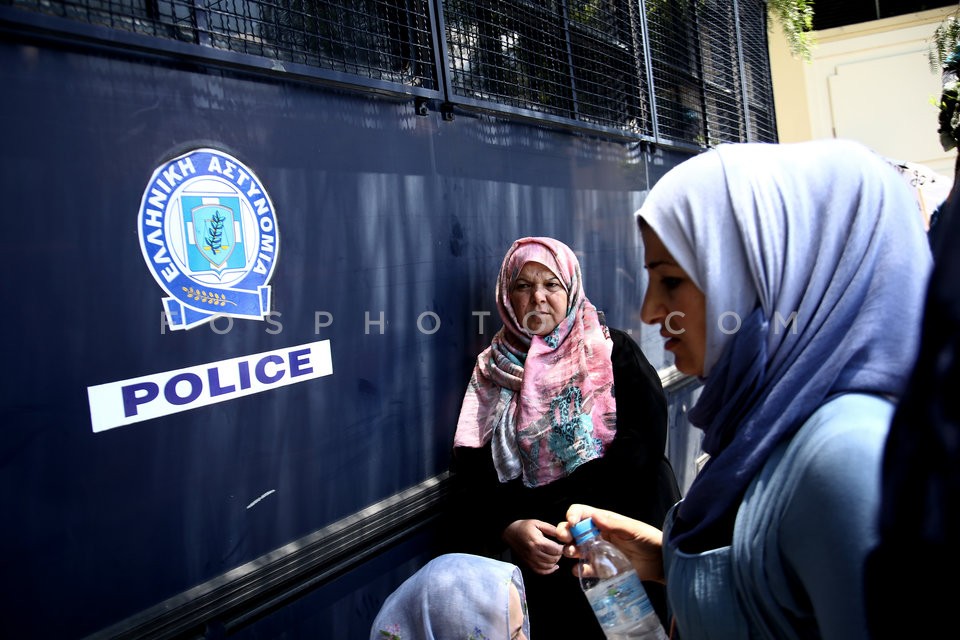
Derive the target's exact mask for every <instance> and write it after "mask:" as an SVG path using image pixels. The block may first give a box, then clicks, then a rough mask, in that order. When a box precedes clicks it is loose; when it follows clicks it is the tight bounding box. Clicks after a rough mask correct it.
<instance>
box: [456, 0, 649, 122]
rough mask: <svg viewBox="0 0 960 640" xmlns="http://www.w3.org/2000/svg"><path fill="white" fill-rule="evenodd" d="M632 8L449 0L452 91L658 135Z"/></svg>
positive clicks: (601, 3)
mask: <svg viewBox="0 0 960 640" xmlns="http://www.w3.org/2000/svg"><path fill="white" fill-rule="evenodd" d="M631 5H632V3H631V2H622V1H617V0H571V1H569V2H560V1H547V2H538V3H534V2H527V1H524V0H502V1H501V0H481V1H480V2H476V1H471V0H446V1H445V2H444V4H443V9H444V11H443V13H444V20H445V22H446V38H447V48H448V53H449V58H450V68H451V71H452V75H451V78H452V82H451V84H452V90H453V92H454V93H455V94H456V95H458V96H462V97H465V98H470V99H474V100H487V101H492V102H496V103H499V104H504V105H509V106H511V107H515V108H518V109H525V110H530V111H537V112H541V113H546V114H550V115H554V116H560V117H564V118H572V119H577V120H582V121H585V122H590V123H594V124H598V125H601V126H606V127H616V128H619V129H626V130H629V131H633V132H637V133H647V134H650V133H652V129H651V127H650V123H649V118H648V117H647V113H648V110H647V107H646V104H645V99H646V96H647V94H648V91H647V87H646V83H645V82H644V81H643V76H642V75H641V71H642V69H643V68H644V67H643V64H644V62H643V47H642V38H641V37H640V32H639V29H640V24H639V22H638V21H637V20H636V19H635V17H636V16H635V15H633V14H634V13H635V9H633V8H632V7H631Z"/></svg>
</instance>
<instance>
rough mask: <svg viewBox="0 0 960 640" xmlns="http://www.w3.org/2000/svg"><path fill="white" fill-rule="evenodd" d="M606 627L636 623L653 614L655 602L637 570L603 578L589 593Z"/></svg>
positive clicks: (592, 604) (600, 619)
mask: <svg viewBox="0 0 960 640" xmlns="http://www.w3.org/2000/svg"><path fill="white" fill-rule="evenodd" d="M585 593H586V596H587V600H588V601H589V602H590V606H591V607H593V612H594V613H595V614H596V616H597V620H599V621H600V624H601V625H602V626H603V627H607V628H609V627H615V626H618V625H622V624H624V623H628V622H633V623H636V622H638V621H640V620H642V619H643V618H645V617H647V616H648V615H650V614H652V613H653V605H652V604H650V599H649V598H648V597H647V592H646V590H645V589H644V588H643V584H641V582H640V578H638V577H637V574H636V573H634V572H633V571H629V572H627V573H625V574H623V575H619V576H614V577H613V578H608V579H606V580H601V581H600V582H598V583H597V584H596V585H594V586H593V587H591V588H590V589H587V591H586V592H585Z"/></svg>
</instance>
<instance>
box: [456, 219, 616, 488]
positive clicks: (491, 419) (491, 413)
mask: <svg viewBox="0 0 960 640" xmlns="http://www.w3.org/2000/svg"><path fill="white" fill-rule="evenodd" d="M528 262H538V263H540V264H542V265H544V266H546V267H547V268H548V269H550V271H552V272H553V274H554V275H555V276H556V277H557V278H558V279H559V280H560V282H562V283H563V286H564V287H565V289H566V291H567V315H566V317H565V318H564V319H563V320H562V321H561V322H560V324H558V325H557V327H556V328H555V329H554V330H553V331H552V332H550V333H549V334H548V335H546V336H543V337H540V336H536V335H533V334H532V333H531V332H529V331H527V330H526V329H524V328H523V326H522V324H521V322H520V321H519V320H518V318H517V315H516V313H515V312H514V309H513V306H512V305H511V303H510V291H511V290H512V288H513V284H514V281H515V280H516V278H517V275H518V274H519V273H520V270H521V269H522V268H523V265H525V264H526V263H528ZM582 282H583V281H582V279H581V276H580V263H579V261H578V260H577V257H576V256H575V255H574V253H573V251H572V250H571V249H570V247H568V246H567V245H565V244H563V243H562V242H560V241H558V240H554V239H553V238H521V239H519V240H517V241H516V242H514V243H513V245H512V246H511V247H510V250H509V251H507V255H506V256H505V257H504V259H503V265H502V266H501V267H500V276H499V278H498V280H497V308H498V310H499V312H500V318H501V319H502V320H503V327H502V328H501V329H500V331H498V332H497V334H496V335H495V336H494V337H493V340H492V342H491V344H490V346H489V347H488V348H486V349H485V350H484V351H483V352H482V353H481V354H480V355H479V356H478V357H477V364H476V366H475V367H474V370H473V375H472V376H471V378H470V384H469V385H468V386H467V391H466V394H465V395H464V398H463V406H462V408H461V410H460V420H459V422H458V423H457V432H456V435H455V437H454V446H458V447H473V448H478V447H482V446H484V445H485V444H486V443H487V442H489V441H490V440H491V439H492V440H493V443H492V445H491V449H492V453H493V460H494V465H495V466H496V468H497V474H498V476H499V478H500V481H501V482H507V481H508V480H512V479H513V478H516V477H518V476H521V475H522V476H523V483H524V484H525V485H526V486H528V487H538V486H542V485H545V484H549V483H551V482H553V481H554V480H556V479H558V478H562V477H564V476H566V475H569V474H570V473H572V472H573V470H574V469H576V468H577V467H579V466H580V465H581V464H583V463H584V462H587V461H589V460H593V459H595V458H600V457H603V454H604V452H605V450H606V447H607V446H608V445H609V444H610V442H611V441H612V440H613V436H614V434H615V433H616V410H617V407H616V402H615V401H614V398H613V365H612V363H611V361H610V355H611V352H612V350H613V342H612V341H611V339H610V335H609V332H608V331H607V328H606V326H604V325H603V324H602V323H601V322H600V318H599V316H598V314H597V309H596V307H594V306H593V305H592V304H591V303H590V301H589V300H587V298H586V296H585V295H584V293H583V285H582ZM508 333H509V334H510V336H511V338H510V340H508V338H507V334H508ZM511 340H512V343H511ZM515 345H522V348H517V347H516V346H515Z"/></svg>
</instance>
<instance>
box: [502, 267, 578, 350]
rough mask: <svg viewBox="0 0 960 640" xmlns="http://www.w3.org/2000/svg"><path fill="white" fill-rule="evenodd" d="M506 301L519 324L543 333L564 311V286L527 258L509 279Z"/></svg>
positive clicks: (548, 330)
mask: <svg viewBox="0 0 960 640" xmlns="http://www.w3.org/2000/svg"><path fill="white" fill-rule="evenodd" d="M510 305H511V306H512V307H513V313H514V314H515V315H516V316H517V320H518V321H519V322H520V326H522V327H523V328H525V329H526V330H528V331H529V332H530V333H532V334H534V335H537V336H545V335H547V334H549V333H550V332H551V331H553V330H554V329H555V328H556V327H557V325H558V324H560V321H561V320H563V319H564V318H565V317H566V315H567V290H566V289H565V288H564V286H563V283H562V282H560V279H559V278H557V276H555V275H553V272H552V271H550V269H548V268H547V267H546V266H544V265H542V264H540V263H539V262H528V263H526V264H525V265H523V268H522V269H520V273H519V274H518V275H517V279H516V280H514V281H513V286H512V287H511V289H510Z"/></svg>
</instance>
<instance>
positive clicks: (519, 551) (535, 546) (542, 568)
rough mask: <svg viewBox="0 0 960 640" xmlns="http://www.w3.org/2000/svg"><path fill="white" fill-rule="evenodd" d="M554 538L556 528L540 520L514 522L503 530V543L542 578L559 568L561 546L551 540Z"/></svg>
mask: <svg viewBox="0 0 960 640" xmlns="http://www.w3.org/2000/svg"><path fill="white" fill-rule="evenodd" d="M548 536H549V537H548ZM556 537H557V528H556V527H555V526H553V525H552V524H549V523H547V522H544V521H542V520H516V521H514V522H513V523H511V524H510V525H509V526H508V527H507V528H506V529H504V530H503V541H504V542H506V543H507V545H508V546H509V547H510V548H511V549H512V550H513V553H514V555H516V556H517V558H518V559H519V560H520V561H522V562H523V563H524V564H526V565H527V566H528V567H530V569H532V570H533V572H534V573H539V574H540V575H544V576H545V575H547V574H550V573H553V572H554V571H556V570H557V569H558V568H559V567H560V565H558V564H557V562H559V560H560V557H561V556H562V555H563V553H562V552H563V546H562V545H561V544H560V543H559V542H557V541H556V540H552V539H551V538H556Z"/></svg>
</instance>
